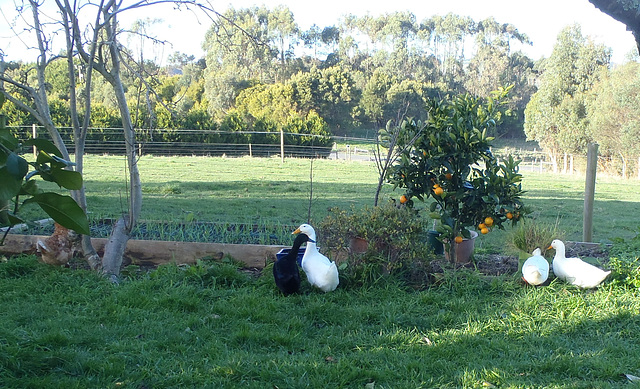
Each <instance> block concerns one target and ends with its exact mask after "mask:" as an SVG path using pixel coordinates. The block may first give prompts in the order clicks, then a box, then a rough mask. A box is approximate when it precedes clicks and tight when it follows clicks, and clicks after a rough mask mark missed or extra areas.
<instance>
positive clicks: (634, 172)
mask: <svg viewBox="0 0 640 389" xmlns="http://www.w3.org/2000/svg"><path fill="white" fill-rule="evenodd" d="M12 130H13V131H15V133H16V135H17V136H18V138H20V139H23V140H24V139H29V138H33V137H42V138H48V139H50V137H49V134H48V133H47V131H45V130H44V129H43V128H42V127H39V126H36V125H33V126H30V127H12ZM59 131H60V134H61V136H62V138H63V141H64V143H65V145H66V146H67V148H69V150H73V131H72V130H71V129H70V128H60V129H59ZM136 142H137V145H136V146H137V149H138V154H139V155H144V154H152V155H205V156H230V157H239V156H252V157H273V156H280V157H281V158H285V157H288V158H290V157H296V158H333V159H344V160H359V161H373V160H374V152H373V151H374V149H375V147H376V140H375V139H371V138H357V137H348V136H334V137H327V136H323V135H313V134H299V133H287V132H259V131H233V132H231V131H213V130H212V131H209V130H172V129H152V130H149V129H144V130H136ZM85 152H86V153H88V154H124V153H125V146H124V134H123V130H122V129H121V128H90V129H89V131H88V134H87V140H86V147H85ZM494 154H495V155H496V156H497V157H498V158H507V156H508V155H512V156H513V157H514V158H515V159H516V160H520V161H521V162H520V169H521V171H533V172H539V173H545V172H551V173H563V174H584V172H585V170H586V155H575V154H560V155H556V156H551V155H549V154H548V153H546V152H543V151H541V150H537V149H533V150H531V149H523V148H514V147H502V148H500V149H496V150H494ZM598 171H599V172H600V173H604V174H607V175H611V176H619V177H625V178H637V179H640V158H638V159H637V160H634V159H632V160H625V159H622V158H620V157H615V156H598Z"/></svg>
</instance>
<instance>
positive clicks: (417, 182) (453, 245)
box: [388, 88, 525, 261]
mask: <svg viewBox="0 0 640 389" xmlns="http://www.w3.org/2000/svg"><path fill="white" fill-rule="evenodd" d="M508 90H509V88H502V89H500V90H498V91H495V92H493V93H492V94H491V96H490V97H489V98H487V99H486V100H481V99H478V98H474V97H471V96H468V95H460V96H456V97H453V98H449V99H434V100H430V101H428V103H427V109H428V110H429V116H428V118H427V119H426V121H425V123H424V124H423V123H414V124H413V127H412V128H410V129H409V130H410V131H412V132H421V135H420V137H419V138H418V139H417V140H415V141H414V143H413V145H412V147H410V148H409V149H407V150H406V151H405V152H404V153H403V154H402V156H401V157H400V158H399V160H398V161H397V162H396V164H394V166H393V169H391V172H390V174H389V176H388V181H389V182H390V183H391V184H393V185H394V186H395V187H399V188H404V189H405V191H406V192H405V193H404V194H403V196H404V197H401V201H404V203H405V204H406V205H408V206H413V199H418V200H420V201H426V200H427V199H429V198H431V199H432V200H433V202H432V203H431V204H430V208H429V210H430V216H431V217H432V218H433V219H436V220H437V221H438V224H437V227H436V230H437V231H438V232H439V233H440V236H439V239H440V240H441V241H442V242H443V243H444V244H445V251H446V253H447V254H448V257H449V259H450V260H451V261H454V260H456V261H460V260H461V258H460V257H459V256H458V257H457V256H456V249H458V251H462V249H461V246H459V245H462V244H464V243H465V242H469V241H471V242H472V241H473V239H475V237H476V236H477V233H480V234H486V233H489V231H491V229H494V228H504V227H503V225H504V224H507V223H512V224H515V223H517V222H518V220H519V219H520V218H521V217H522V216H523V215H524V213H525V211H524V207H523V204H522V201H521V198H520V197H521V195H522V193H523V191H522V187H521V183H520V181H521V179H522V176H521V175H520V174H519V173H518V163H519V161H515V160H514V159H513V157H511V156H509V157H508V158H507V159H506V160H505V161H504V162H502V163H500V162H499V161H498V160H497V158H496V157H494V156H493V154H492V153H491V143H490V142H491V140H493V138H491V137H489V136H487V131H488V130H489V129H490V128H492V127H494V126H495V125H496V122H497V121H498V120H499V119H500V116H501V115H502V112H501V110H500V109H501V100H502V99H503V98H504V97H505V96H506V95H507V93H508ZM400 139H407V137H406V136H405V137H401V138H400ZM474 230H477V232H476V231H474Z"/></svg>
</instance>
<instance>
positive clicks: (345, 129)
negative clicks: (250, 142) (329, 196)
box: [7, 6, 638, 159]
mask: <svg viewBox="0 0 640 389" xmlns="http://www.w3.org/2000/svg"><path fill="white" fill-rule="evenodd" d="M140 25H142V26H144V23H140ZM238 27H239V28H238ZM528 43H529V39H528V37H527V36H526V35H525V34H523V33H521V32H520V31H518V29H517V28H516V27H515V26H513V25H512V24H509V23H499V22H498V21H496V20H494V19H493V18H489V19H485V20H480V21H475V20H473V19H471V18H469V17H464V16H459V15H455V14H448V15H444V16H433V17H430V18H427V19H424V20H417V19H416V16H415V15H413V14H412V13H410V12H396V13H391V14H384V15H380V16H377V17H373V16H364V17H357V16H354V15H346V16H344V17H343V18H342V19H341V20H340V21H339V22H338V23H337V24H336V25H334V26H326V27H320V26H316V25H314V26H312V27H311V28H310V29H309V30H306V31H304V30H301V29H300V28H299V26H298V25H297V23H296V21H295V18H294V15H293V14H292V13H291V11H290V10H289V9H288V8H286V7H284V6H279V7H276V8H274V9H268V8H265V7H264V6H263V7H251V8H245V9H233V8H232V9H229V10H228V11H227V12H226V13H225V14H224V17H223V18H222V19H220V21H219V22H218V23H215V24H213V25H212V26H211V28H210V30H209V31H208V32H207V34H206V36H205V37H204V43H203V45H204V46H203V47H204V48H205V49H206V56H205V58H202V59H196V58H194V57H193V56H188V55H186V54H182V53H179V52H176V53H174V54H173V55H172V56H171V57H170V60H169V63H168V65H167V66H164V67H159V66H158V65H157V64H154V63H152V62H149V61H142V64H143V65H135V66H138V68H136V69H133V70H134V71H135V72H137V73H138V74H141V73H142V74H145V77H144V78H142V79H141V78H138V77H131V78H130V79H127V77H126V75H125V77H124V82H125V85H127V91H126V93H127V97H128V99H129V101H131V102H133V104H132V105H133V108H132V110H131V111H132V116H133V119H134V123H135V125H136V126H137V127H139V128H165V129H195V130H220V131H229V132H239V131H244V130H249V131H252V130H253V131H261V132H275V131H280V129H284V130H285V131H286V132H293V133H301V134H310V135H331V134H339V135H356V134H359V133H362V132H361V130H363V129H368V130H374V131H376V130H378V129H379V128H383V127H384V126H385V124H386V122H387V121H389V120H397V119H400V118H402V117H413V118H416V119H424V118H425V115H426V114H427V112H426V110H425V106H426V104H425V102H426V101H427V100H428V99H429V98H432V97H436V96H445V95H456V94H470V95H472V96H476V97H483V96H488V95H489V94H490V92H491V91H492V90H496V89H498V88H500V87H506V86H510V85H512V86H513V87H512V89H511V92H510V95H509V102H508V110H507V112H506V113H507V115H505V116H503V117H502V120H501V123H499V125H498V126H496V129H495V133H494V134H492V135H494V136H506V137H525V136H526V137H527V138H528V139H532V140H537V141H538V142H539V143H540V145H541V146H542V147H543V148H544V149H545V150H546V151H548V152H549V154H550V155H551V156H552V157H555V156H557V155H558V154H559V153H564V152H572V153H580V152H583V151H584V147H585V145H586V143H588V142H590V141H598V142H600V143H602V145H603V146H602V147H601V152H603V153H608V154H611V155H618V156H624V158H626V159H633V158H634V157H636V156H637V153H636V152H634V151H633V150H630V149H631V148H629V147H627V148H628V149H629V150H623V149H624V148H625V146H624V145H625V144H626V145H628V144H629V142H631V140H632V139H637V136H638V131H637V130H635V127H634V125H633V120H635V118H631V116H632V115H633V114H635V113H634V112H633V110H632V109H631V108H632V106H633V104H629V103H628V102H627V101H624V100H620V98H619V96H621V95H622V94H623V95H625V96H628V99H632V98H633V96H635V95H634V93H636V94H637V93H638V91H637V90H636V89H633V87H634V86H636V85H637V83H636V82H635V81H634V80H635V78H637V76H636V75H637V72H636V70H637V68H636V67H634V66H636V65H635V62H630V63H628V64H626V65H624V66H621V67H618V68H614V69H611V68H610V64H609V57H610V51H609V49H608V48H606V47H602V46H600V45H596V44H594V43H593V42H592V41H591V40H590V39H588V38H586V37H583V36H582V34H581V32H580V29H579V27H577V26H570V27H567V28H566V29H565V30H564V31H563V32H562V33H561V34H560V35H559V36H558V41H557V43H556V46H555V49H554V51H553V53H552V55H551V56H550V58H547V59H542V60H540V61H537V62H536V61H533V60H532V59H530V58H528V57H527V56H526V55H525V54H523V53H522V52H521V51H516V50H513V47H514V46H516V45H522V44H528ZM135 55H136V54H135V53H131V56H132V57H135ZM138 62H140V61H138ZM131 66H132V67H133V66H134V65H133V61H132V64H131ZM28 69H29V64H20V65H16V66H15V68H13V69H10V70H8V71H12V72H23V74H24V77H25V78H28V77H30V76H29V72H28ZM49 69H50V70H49V74H48V85H49V87H50V89H49V93H50V101H51V103H50V105H51V112H52V116H53V118H54V121H56V124H57V125H59V126H61V127H64V126H67V125H68V123H67V122H66V121H68V118H69V116H68V115H67V113H66V110H67V105H68V104H67V100H68V96H67V93H68V92H67V88H66V85H65V81H64V80H65V77H64V71H65V67H64V66H63V65H60V69H59V71H58V70H56V69H57V68H55V67H50V68H49ZM622 86H625V87H626V89H625V90H618V89H616V88H621V87H622ZM93 89H94V90H93V92H92V99H93V100H94V104H93V109H92V112H91V122H92V126H93V127H113V126H117V125H118V123H119V114H118V111H117V109H116V104H115V100H114V98H113V94H112V93H111V92H110V89H109V88H108V87H107V86H106V85H103V84H100V83H95V85H94V87H93ZM149 91H153V92H152V93H151V92H149ZM145 93H146V94H149V93H151V96H143V95H144V94H145ZM607 96H609V97H607ZM143 97H150V99H146V98H143ZM607 98H608V99H609V101H607V100H606V99H607ZM616 99H617V100H616ZM614 100H615V101H618V103H619V104H618V103H616V104H613V103H612V101H614ZM619 100H620V101H619ZM615 101H614V102H615ZM616 109H617V110H618V111H615V110H616ZM623 109H624V115H620V110H623ZM7 114H8V116H9V118H10V124H12V125H23V124H29V123H31V122H34V119H33V118H31V117H29V115H28V114H25V113H23V112H20V111H17V110H15V111H13V112H7ZM611 117H616V118H620V117H624V118H629V119H628V120H629V123H624V124H620V125H616V124H615V123H611V122H608V121H607V118H611ZM625 120H626V119H625ZM605 124H607V125H608V126H609V127H611V126H614V127H615V133H621V134H622V135H620V136H609V137H608V138H607V139H604V135H603V133H604V131H600V130H599V128H604V127H606V126H605ZM374 131H371V132H370V133H374ZM606 133H607V134H612V133H614V131H613V129H611V130H610V131H607V132H606ZM164 136H170V137H172V139H170V140H175V139H174V137H175V136H181V135H175V134H173V135H172V133H167V134H165V135H164ZM634 136H635V137H636V138H634ZM265 138H268V136H265ZM297 139H303V138H302V137H297ZM620 139H629V140H628V141H622V142H621V141H620ZM185 140H189V139H185ZM254 140H255V141H258V139H254ZM614 141H615V142H614ZM620 143H622V145H620ZM616 144H617V145H618V146H616Z"/></svg>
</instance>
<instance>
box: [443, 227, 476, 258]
mask: <svg viewBox="0 0 640 389" xmlns="http://www.w3.org/2000/svg"><path fill="white" fill-rule="evenodd" d="M469 232H470V233H471V238H469V239H466V238H465V239H463V240H462V242H460V243H454V245H455V257H456V258H455V259H456V260H455V263H469V262H470V261H471V255H472V254H473V248H474V246H475V241H476V238H477V237H478V233H477V232H475V231H469ZM444 257H445V258H446V259H447V260H448V261H450V258H449V252H448V251H446V250H445V253H444Z"/></svg>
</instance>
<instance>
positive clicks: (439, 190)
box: [433, 187, 444, 196]
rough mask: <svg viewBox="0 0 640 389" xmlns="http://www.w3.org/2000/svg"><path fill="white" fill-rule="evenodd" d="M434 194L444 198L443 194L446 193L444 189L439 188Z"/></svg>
mask: <svg viewBox="0 0 640 389" xmlns="http://www.w3.org/2000/svg"><path fill="white" fill-rule="evenodd" d="M433 193H435V194H436V196H442V194H443V193H444V189H442V188H441V187H437V188H435V189H434V190H433Z"/></svg>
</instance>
